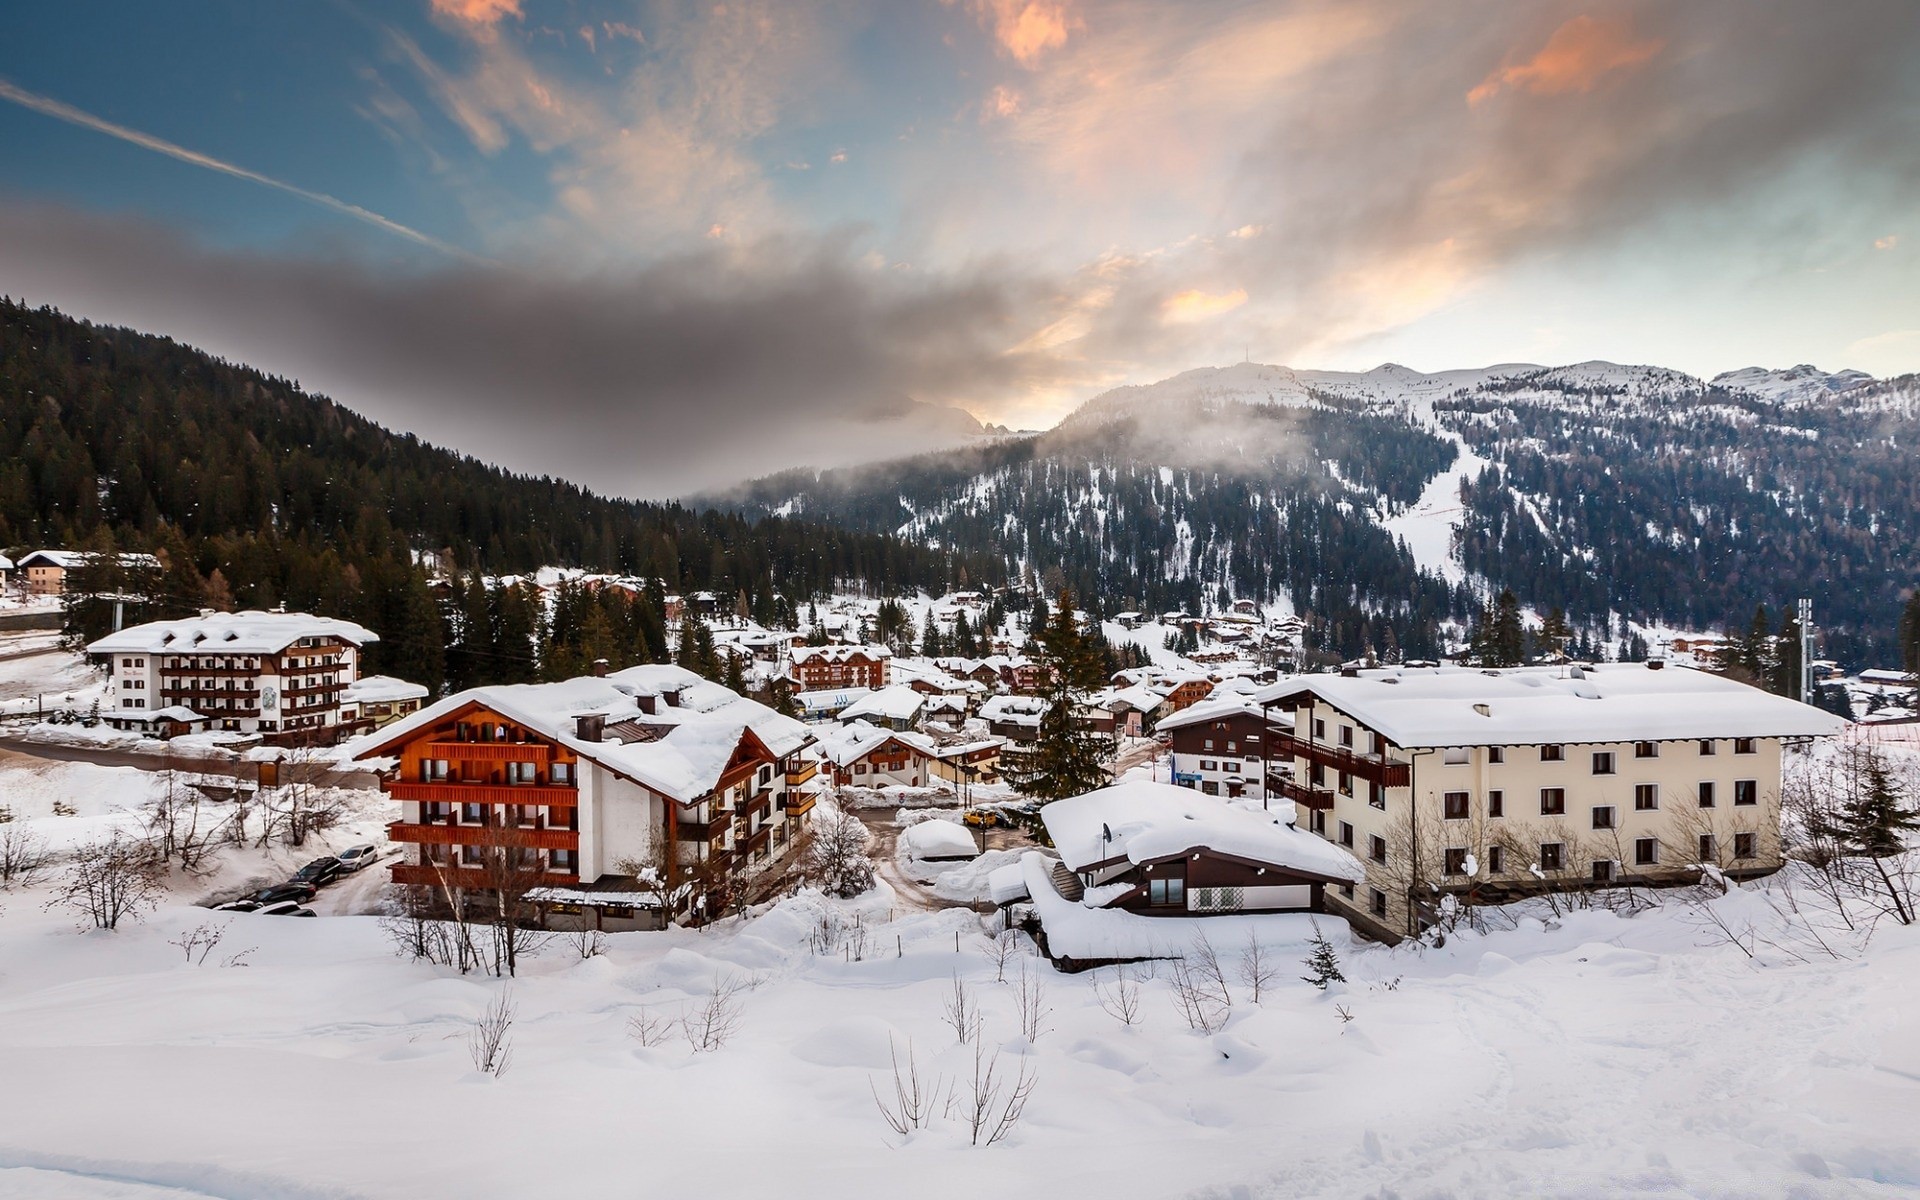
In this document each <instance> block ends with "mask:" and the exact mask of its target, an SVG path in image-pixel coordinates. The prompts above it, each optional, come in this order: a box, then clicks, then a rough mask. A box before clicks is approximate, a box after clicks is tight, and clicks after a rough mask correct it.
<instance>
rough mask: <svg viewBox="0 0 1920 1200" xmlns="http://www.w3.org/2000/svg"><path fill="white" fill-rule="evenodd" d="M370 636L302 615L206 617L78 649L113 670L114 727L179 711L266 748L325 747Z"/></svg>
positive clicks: (110, 708)
mask: <svg viewBox="0 0 1920 1200" xmlns="http://www.w3.org/2000/svg"><path fill="white" fill-rule="evenodd" d="M379 640H380V638H379V635H377V634H375V633H374V632H372V631H371V630H368V629H365V628H362V627H361V626H359V625H356V624H354V623H353V622H351V621H342V620H338V619H336V618H333V617H316V616H312V615H311V614H308V613H286V612H238V613H210V614H208V615H206V616H202V617H192V618H188V619H185V620H180V621H153V622H150V623H148V624H145V625H135V626H132V627H130V628H127V629H122V630H120V631H119V632H117V633H110V634H108V635H107V636H106V637H103V638H100V639H99V640H98V641H95V642H94V643H92V644H91V645H89V646H88V647H87V652H88V653H89V654H95V655H101V656H104V657H105V658H106V659H107V662H108V665H109V667H110V668H111V670H112V672H113V680H112V682H111V684H110V685H109V688H108V693H107V703H106V706H105V712H104V713H103V714H102V715H103V716H104V717H105V718H106V719H107V722H108V723H109V724H111V725H113V726H114V727H115V728H116V729H141V728H145V727H147V726H148V724H149V723H150V719H149V718H148V717H147V715H146V714H147V713H150V712H153V711H156V710H160V709H175V708H178V709H186V710H189V711H190V712H192V713H193V714H195V715H196V716H198V717H204V718H205V719H206V721H207V724H208V725H209V726H210V727H211V728H214V729H219V730H225V731H234V732H240V733H260V734H265V735H267V736H268V737H269V738H271V739H274V740H281V741H285V740H300V741H323V742H325V741H333V740H335V739H337V738H338V737H339V736H340V734H341V733H342V731H343V729H344V728H345V727H344V726H343V724H342V717H341V707H342V701H343V698H344V696H345V694H346V691H347V689H348V688H349V687H350V686H352V685H353V684H354V682H355V681H357V680H358V679H359V678H360V651H361V648H362V647H363V646H366V645H368V644H369V643H372V642H377V641H379Z"/></svg>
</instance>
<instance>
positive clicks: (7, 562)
mask: <svg viewBox="0 0 1920 1200" xmlns="http://www.w3.org/2000/svg"><path fill="white" fill-rule="evenodd" d="M11 570H13V560H12V559H10V558H8V557H7V556H6V555H4V554H0V571H11Z"/></svg>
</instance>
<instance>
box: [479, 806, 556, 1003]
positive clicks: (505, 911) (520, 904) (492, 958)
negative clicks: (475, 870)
mask: <svg viewBox="0 0 1920 1200" xmlns="http://www.w3.org/2000/svg"><path fill="white" fill-rule="evenodd" d="M484 844H485V846H486V850H485V853H484V858H483V860H482V862H483V865H482V867H481V876H482V879H483V881H484V882H483V883H482V885H481V888H480V889H479V892H480V897H481V904H482V911H483V912H484V914H485V920H486V929H487V945H488V950H489V951H490V953H489V956H488V957H489V961H488V969H489V970H491V971H492V972H493V974H495V975H505V976H508V977H512V976H515V975H518V974H519V972H520V960H521V959H522V958H526V957H530V956H532V955H534V954H537V953H539V952H540V949H541V947H543V946H545V945H546V943H547V941H548V939H549V938H550V937H551V935H550V934H548V933H547V932H545V931H544V930H542V929H540V928H539V927H538V925H537V918H538V915H539V914H538V909H537V906H536V905H534V904H533V902H532V901H530V900H529V899H528V898H527V897H528V894H529V893H530V892H532V891H533V890H534V889H535V888H537V887H540V886H541V885H542V884H544V883H545V882H546V868H545V867H544V866H542V865H541V862H540V852H539V851H538V850H534V849H532V848H530V847H526V846H521V845H517V844H516V843H515V839H514V834H513V830H512V829H511V828H510V827H507V826H502V825H489V826H488V827H487V830H486V833H485V835H484Z"/></svg>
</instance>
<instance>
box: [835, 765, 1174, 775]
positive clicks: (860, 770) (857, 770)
mask: <svg viewBox="0 0 1920 1200" xmlns="http://www.w3.org/2000/svg"><path fill="white" fill-rule="evenodd" d="M1201 765H1202V766H1205V765H1206V764H1204V763H1202V764H1201ZM853 773H854V774H855V775H865V774H866V773H867V764H865V763H855V764H853Z"/></svg>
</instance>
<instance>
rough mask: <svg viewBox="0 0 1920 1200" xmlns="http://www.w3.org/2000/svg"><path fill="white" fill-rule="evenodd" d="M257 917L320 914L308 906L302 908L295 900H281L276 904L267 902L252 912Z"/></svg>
mask: <svg viewBox="0 0 1920 1200" xmlns="http://www.w3.org/2000/svg"><path fill="white" fill-rule="evenodd" d="M254 915H255V916H257V917H317V916H319V915H320V914H319V913H317V912H314V911H313V910H312V909H310V908H302V907H301V906H300V902H299V901H297V900H282V901H281V902H280V903H278V904H269V905H267V906H266V907H265V908H263V909H260V910H259V911H258V912H256V913H255V914H254Z"/></svg>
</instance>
